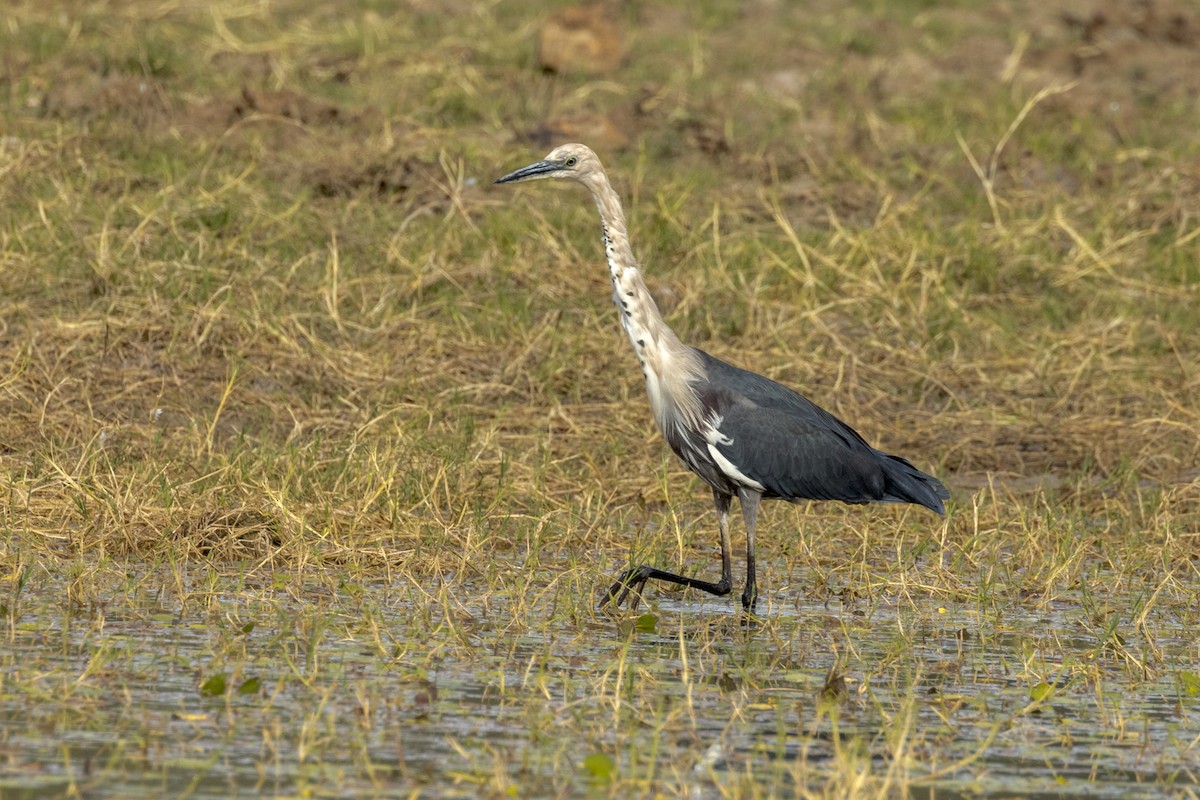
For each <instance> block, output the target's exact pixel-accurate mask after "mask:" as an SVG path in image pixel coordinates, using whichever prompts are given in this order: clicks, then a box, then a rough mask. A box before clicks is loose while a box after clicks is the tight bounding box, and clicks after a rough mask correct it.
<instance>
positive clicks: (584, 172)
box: [496, 144, 604, 183]
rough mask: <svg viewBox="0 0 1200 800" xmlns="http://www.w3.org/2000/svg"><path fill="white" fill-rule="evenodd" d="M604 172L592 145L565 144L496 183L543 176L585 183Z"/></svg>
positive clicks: (534, 178)
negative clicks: (591, 177)
mask: <svg viewBox="0 0 1200 800" xmlns="http://www.w3.org/2000/svg"><path fill="white" fill-rule="evenodd" d="M596 174H600V175H603V174H604V170H603V168H602V167H601V166H600V159H598V158H596V154H595V153H593V152H592V150H591V148H590V147H587V146H586V145H582V144H564V145H561V146H560V147H556V148H554V149H553V150H551V151H550V152H549V153H548V154H547V155H546V157H545V158H544V159H542V160H541V161H538V162H537V163H535V164H530V165H529V166H528V167H521V168H520V169H519V170H516V171H515V172H510V173H508V174H507V175H505V176H504V177H503V178H498V179H497V180H496V183H519V182H521V181H536V180H539V179H541V178H570V179H571V180H576V181H579V182H580V183H585V182H586V181H587V179H588V178H589V177H590V176H592V175H596Z"/></svg>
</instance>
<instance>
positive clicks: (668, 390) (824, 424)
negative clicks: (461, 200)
mask: <svg viewBox="0 0 1200 800" xmlns="http://www.w3.org/2000/svg"><path fill="white" fill-rule="evenodd" d="M543 179H557V180H572V181H576V182H578V183H581V184H583V185H584V186H585V187H586V188H587V189H588V191H590V192H591V194H592V199H593V200H594V201H595V203H596V208H597V210H598V211H599V212H600V230H601V239H602V241H603V244H604V256H605V258H606V260H607V261H608V271H609V277H610V278H611V279H612V287H613V294H612V297H613V302H614V303H615V304H616V306H617V310H618V312H619V314H620V318H621V325H622V327H623V328H624V329H625V334H626V335H627V336H628V338H629V342H630V344H631V345H632V346H633V350H634V352H635V353H636V354H637V358H638V363H639V364H641V368H642V375H643V376H644V377H645V380H646V392H647V395H648V396H649V399H650V409H651V411H652V412H653V414H654V419H655V420H656V421H657V423H658V429H659V430H660V431H661V432H662V435H663V438H664V439H665V440H666V442H667V444H668V445H669V446H670V448H671V450H673V451H674V452H675V455H677V456H678V457H679V458H680V459H681V460H682V461H683V463H684V464H685V465H686V466H687V467H688V468H689V469H690V470H691V471H692V472H694V473H696V474H697V475H698V476H699V477H700V478H701V479H702V480H703V481H704V482H705V483H707V484H708V485H709V487H710V488H711V489H712V495H713V502H714V503H715V504H716V509H717V524H718V529H719V531H720V537H721V578H720V580H717V581H707V580H701V579H699V578H693V577H689V576H687V575H681V574H677V573H674V572H668V571H666V570H663V569H658V568H656V567H653V566H650V565H648V564H641V565H638V566H632V567H630V568H628V569H627V570H625V571H624V572H623V573H622V574H621V577H620V579H619V580H617V581H616V582H615V583H613V584H612V586H611V588H609V590H608V591H607V592H606V593H605V595H604V599H603V600H602V602H601V605H602V606H603V605H607V604H608V603H612V604H613V605H614V606H617V607H620V606H621V604H622V603H624V602H625V599H626V598H627V597H629V596H630V593H631V592H632V598H631V600H630V606H631V607H636V605H637V603H638V601H639V599H640V598H641V594H642V592H643V590H644V589H645V586H646V583H647V581H650V580H658V581H665V582H667V583H673V584H676V585H679V586H684V587H688V588H692V589H698V590H700V591H703V592H707V593H709V594H713V595H717V596H722V597H723V596H725V595H728V594H729V593H730V592H731V591H732V589H733V570H732V550H731V547H730V536H729V511H730V507H731V505H732V503H733V498H734V497H736V498H737V499H738V503H739V505H740V506H741V510H742V521H743V524H744V526H745V529H746V583H745V588H744V590H743V592H742V608H743V609H744V610H745V611H747V612H750V613H754V611H755V607H756V604H757V602H758V585H757V582H756V580H755V531H756V528H757V523H758V509H759V505H760V503H761V502H762V501H763V500H772V499H779V500H786V501H789V502H793V503H797V502H802V501H806V500H838V501H841V502H843V503H852V504H862V503H912V504H915V505H918V506H924V507H925V508H928V509H930V510H931V511H934V512H936V513H937V514H939V515H944V514H945V506H944V505H943V503H942V501H943V500H946V499H949V497H950V493H949V492H948V491H947V490H946V487H945V486H943V485H942V483H941V482H940V481H938V480H937V479H936V478H934V477H933V476H931V475H927V474H925V473H924V472H921V471H920V470H919V469H917V468H916V467H914V466H913V465H912V464H911V463H910V462H909V461H908V460H907V459H904V458H901V457H900V456H895V455H890V454H888V453H885V452H883V451H881V450H876V449H875V448H874V447H872V446H871V445H870V444H868V443H867V441H866V439H864V438H863V437H862V436H860V435H859V434H858V432H857V431H855V430H854V429H853V428H851V427H850V426H849V425H847V424H846V423H845V422H842V421H841V420H840V419H838V418H837V417H835V416H834V415H833V414H830V413H829V412H828V411H826V410H825V409H823V408H821V407H820V406H818V405H816V404H815V403H813V402H812V401H811V400H809V399H808V398H806V397H804V395H802V394H800V393H799V392H796V391H793V390H792V389H789V388H788V387H786V386H784V385H782V384H780V383H777V382H775V381H773V380H771V379H770V378H766V377H764V376H762V375H758V374H756V373H754V372H749V371H747V370H744V369H739V368H738V367H735V366H733V365H731V364H728V363H726V362H724V361H722V360H721V359H719V358H715V357H713V356H711V355H709V354H708V353H706V352H704V351H703V350H701V349H699V348H696V347H691V346H689V345H686V344H684V343H683V342H682V341H680V339H679V337H678V336H676V335H675V332H674V331H673V330H671V328H670V327H669V326H668V325H667V323H666V321H664V320H663V316H662V313H661V312H660V311H659V310H658V306H657V304H656V303H655V302H654V298H653V297H652V296H651V295H650V291H649V290H648V289H647V288H646V283H645V281H644V280H643V279H642V271H641V267H640V266H639V265H638V262H637V260H636V259H635V258H634V256H633V249H632V247H631V246H630V243H629V231H628V228H627V226H626V224H625V212H624V211H623V210H622V208H621V200H620V198H619V197H618V196H617V193H616V192H615V191H614V190H613V188H612V185H611V184H610V183H609V181H608V176H607V174H606V173H605V171H604V167H603V165H601V163H600V159H599V158H598V157H597V156H596V154H595V153H594V152H592V150H591V148H589V147H587V146H585V145H582V144H564V145H561V146H559V147H556V148H555V149H554V150H551V151H550V153H549V154H548V155H547V156H546V157H545V158H544V159H542V160H541V161H538V162H535V163H533V164H530V165H529V166H527V167H522V168H521V169H518V170H516V171H514V172H510V173H509V174H507V175H505V176H504V177H502V178H499V179H497V181H496V183H520V182H522V181H534V180H543Z"/></svg>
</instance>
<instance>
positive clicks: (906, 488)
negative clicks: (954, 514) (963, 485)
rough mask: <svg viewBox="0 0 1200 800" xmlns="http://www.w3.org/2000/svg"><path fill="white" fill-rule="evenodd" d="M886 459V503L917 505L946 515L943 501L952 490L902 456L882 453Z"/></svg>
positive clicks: (948, 496)
mask: <svg viewBox="0 0 1200 800" xmlns="http://www.w3.org/2000/svg"><path fill="white" fill-rule="evenodd" d="M880 455H881V456H883V459H884V473H885V474H886V475H887V485H886V486H885V489H884V491H885V492H886V497H885V502H892V503H916V504H917V505H919V506H925V507H926V508H928V509H929V510H930V511H936V512H937V513H938V514H945V513H946V507H945V506H944V505H943V504H942V501H943V500H948V499H949V498H950V490H948V489H947V488H946V487H945V486H943V485H942V482H941V481H939V480H938V479H937V478H935V477H933V476H932V475H926V474H925V473H924V472H921V470H919V469H917V468H916V467H914V466H913V465H912V464H910V463H909V462H908V460H907V459H904V458H901V457H900V456H893V455H888V454H887V453H880Z"/></svg>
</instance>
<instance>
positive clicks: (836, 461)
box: [697, 350, 949, 514]
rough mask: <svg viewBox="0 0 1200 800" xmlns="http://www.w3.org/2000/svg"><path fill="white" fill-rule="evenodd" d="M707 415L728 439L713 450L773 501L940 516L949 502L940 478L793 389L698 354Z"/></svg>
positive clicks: (724, 438)
mask: <svg viewBox="0 0 1200 800" xmlns="http://www.w3.org/2000/svg"><path fill="white" fill-rule="evenodd" d="M697 352H698V353H699V354H700V356H701V359H702V360H703V361H704V366H705V373H706V377H707V379H708V380H707V385H706V386H704V387H700V388H699V393H700V397H701V399H702V401H703V402H704V404H705V406H706V409H707V410H708V411H709V412H710V413H711V414H712V415H713V417H714V418H720V420H721V422H720V424H719V426H718V431H719V432H720V434H721V435H722V437H723V438H721V439H719V440H718V441H717V442H716V443H714V444H712V445H711V446H712V447H713V448H715V449H716V450H717V451H718V452H719V453H720V454H721V455H722V456H723V457H724V459H726V460H727V461H728V462H729V463H730V464H731V465H732V466H733V467H735V468H736V469H737V470H738V471H739V472H740V473H741V474H742V475H744V476H745V477H747V478H750V479H751V480H753V481H754V482H756V483H758V484H760V485H761V486H762V487H763V495H764V496H765V497H781V498H786V499H789V500H799V499H808V500H840V501H842V502H845V503H870V502H894V503H918V504H920V505H923V506H926V507H927V508H930V509H932V510H934V511H936V512H938V513H939V514H940V513H942V511H943V507H942V502H941V500H942V499H943V498H945V497H948V496H949V493H948V492H947V491H946V489H945V487H944V486H942V484H941V483H939V482H938V481H937V480H936V479H935V478H932V477H931V476H929V475H926V474H925V473H923V472H921V471H920V470H918V469H916V468H915V467H914V466H913V465H912V464H910V463H909V462H908V461H906V460H905V459H903V458H900V457H899V456H893V455H888V454H887V453H883V452H880V451H879V450H876V449H875V448H873V447H871V445H869V444H868V443H867V441H866V440H865V439H863V437H862V436H861V435H859V433H858V432H857V431H856V430H854V429H853V428H851V427H850V426H849V425H847V424H846V423H844V422H842V421H841V420H840V419H838V418H837V417H835V416H833V415H832V414H830V413H829V412H828V411H826V410H825V409H823V408H821V407H820V406H818V405H816V404H815V403H813V402H812V401H810V400H809V399H808V398H806V397H804V396H803V395H801V394H799V393H798V392H795V391H793V390H791V389H789V388H788V387H786V386H784V385H782V384H780V383H777V382H775V381H773V380H771V379H770V378H765V377H763V376H762V375H758V374H756V373H753V372H748V371H746V370H743V369H738V368H737V367H734V366H732V365H730V364H726V363H725V362H724V361H721V360H719V359H716V358H713V357H712V356H710V355H708V354H707V353H705V352H704V351H702V350H698V351H697Z"/></svg>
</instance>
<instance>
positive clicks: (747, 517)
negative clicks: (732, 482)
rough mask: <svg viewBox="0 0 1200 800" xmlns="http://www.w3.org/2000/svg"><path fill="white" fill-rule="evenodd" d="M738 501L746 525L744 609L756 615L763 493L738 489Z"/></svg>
mask: <svg viewBox="0 0 1200 800" xmlns="http://www.w3.org/2000/svg"><path fill="white" fill-rule="evenodd" d="M738 500H739V501H740V502H741V504H742V521H743V522H745V524H746V589H745V591H743V592H742V608H744V609H745V610H746V611H749V612H750V613H754V606H755V605H756V604H757V603H758V585H757V584H756V583H755V581H754V527H755V525H757V524H758V503H759V501H760V500H762V492H756V491H754V490H753V489H738Z"/></svg>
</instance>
